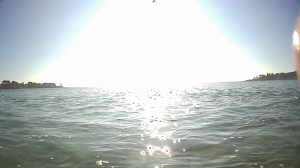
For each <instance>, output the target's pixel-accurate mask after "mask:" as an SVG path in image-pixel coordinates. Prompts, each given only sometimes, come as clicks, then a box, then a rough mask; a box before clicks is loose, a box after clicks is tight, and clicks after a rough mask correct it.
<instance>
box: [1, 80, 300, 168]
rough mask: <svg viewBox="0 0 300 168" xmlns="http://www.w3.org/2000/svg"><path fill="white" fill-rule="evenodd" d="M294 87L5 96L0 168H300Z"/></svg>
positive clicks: (262, 84) (241, 85) (271, 84)
mask: <svg viewBox="0 0 300 168" xmlns="http://www.w3.org/2000/svg"><path fill="white" fill-rule="evenodd" d="M299 97H300V90H299V85H298V81H296V80H286V81H258V82H234V83H213V84H201V85H197V86H193V87H190V88H186V89H181V90H179V89H176V88H170V89H158V90H155V89H151V88H150V89H148V90H145V91H140V92H133V91H129V90H124V91H117V90H105V89H102V88H54V89H16V90H0V167H1V168H15V167H21V168H61V167H67V168H71V167H72V168H98V167H108V168H112V167H115V168H117V167H122V168H123V167H130V168H131V167H133V168H135V167H137V168H139V167H150V168H155V167H159V168H162V167H163V168H174V167H176V168H177V167H180V168H181V167H201V168H214V167H220V168H230V167H232V168H233V167H234V168H299V167H300V98H299Z"/></svg>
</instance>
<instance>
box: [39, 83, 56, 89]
mask: <svg viewBox="0 0 300 168" xmlns="http://www.w3.org/2000/svg"><path fill="white" fill-rule="evenodd" d="M42 86H43V87H46V88H55V87H56V84H55V83H43V85H42Z"/></svg>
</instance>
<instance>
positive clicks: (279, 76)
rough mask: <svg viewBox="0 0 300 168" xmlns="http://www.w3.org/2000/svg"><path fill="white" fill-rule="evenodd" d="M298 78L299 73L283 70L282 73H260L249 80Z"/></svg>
mask: <svg viewBox="0 0 300 168" xmlns="http://www.w3.org/2000/svg"><path fill="white" fill-rule="evenodd" d="M290 79H297V73H296V71H294V72H287V73H284V72H281V73H275V74H274V73H267V75H259V76H256V77H254V78H253V79H249V80H248V81H264V80H290Z"/></svg>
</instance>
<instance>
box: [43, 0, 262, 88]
mask: <svg viewBox="0 0 300 168" xmlns="http://www.w3.org/2000/svg"><path fill="white" fill-rule="evenodd" d="M259 72H260V71H259V68H258V67H257V66H256V65H255V64H254V63H253V62H252V61H251V60H250V59H249V58H248V57H247V55H246V54H245V53H244V52H243V51H241V50H240V49H238V48H237V47H236V46H235V45H234V44H232V43H231V42H230V41H229V40H228V39H227V38H226V36H225V35H223V34H222V33H221V32H220V31H219V30H218V27H217V26H216V25H215V24H214V23H212V22H211V21H210V20H209V18H208V17H207V15H206V14H205V13H204V11H203V10H202V9H201V5H200V4H199V3H198V2H197V0H185V1H183V0H160V1H156V2H155V3H152V1H151V0H149V1H148V0H126V1H124V0H108V1H107V2H106V4H105V5H103V6H102V7H101V8H100V9H99V10H98V11H97V12H96V13H95V14H94V15H93V16H92V17H91V18H89V20H88V22H87V24H86V25H85V26H84V28H83V30H82V31H81V33H80V34H79V35H78V36H77V37H76V38H75V39H74V41H73V43H72V44H71V45H70V46H68V47H67V48H66V49H65V52H64V53H63V54H62V55H61V57H60V58H59V59H57V60H56V61H55V62H53V63H52V64H50V65H49V66H48V67H47V68H45V70H44V71H43V72H42V73H41V74H40V81H56V82H61V83H63V84H64V86H99V87H108V88H143V87H153V86H154V87H169V86H174V87H177V86H187V85H190V84H195V83H201V82H217V81H224V82H225V81H238V80H245V79H249V78H252V77H253V76H255V75H257V74H258V73H259Z"/></svg>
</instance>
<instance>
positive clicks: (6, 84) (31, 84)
mask: <svg viewBox="0 0 300 168" xmlns="http://www.w3.org/2000/svg"><path fill="white" fill-rule="evenodd" d="M36 88H63V86H62V84H60V86H56V84H55V83H35V82H28V83H27V84H24V83H23V82H22V83H18V82H16V81H12V82H10V81H9V80H3V81H2V83H1V84H0V89H36Z"/></svg>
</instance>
